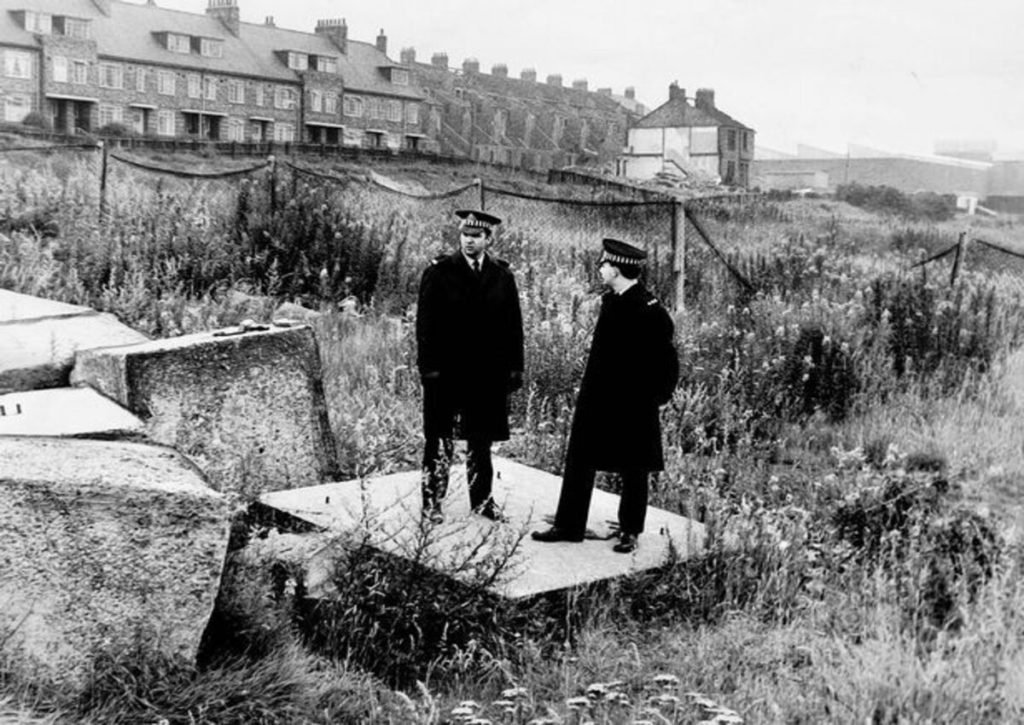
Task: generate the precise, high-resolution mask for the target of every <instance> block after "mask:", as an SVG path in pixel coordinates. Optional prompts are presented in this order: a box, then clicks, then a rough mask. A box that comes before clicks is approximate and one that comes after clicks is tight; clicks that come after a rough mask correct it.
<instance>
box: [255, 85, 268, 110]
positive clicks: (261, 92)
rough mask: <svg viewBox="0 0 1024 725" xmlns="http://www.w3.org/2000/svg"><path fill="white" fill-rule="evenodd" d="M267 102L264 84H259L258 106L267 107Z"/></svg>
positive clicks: (257, 90)
mask: <svg viewBox="0 0 1024 725" xmlns="http://www.w3.org/2000/svg"><path fill="white" fill-rule="evenodd" d="M266 102H267V99H266V95H265V93H264V89H263V84H262V83H257V84H256V105H257V106H263V105H266Z"/></svg>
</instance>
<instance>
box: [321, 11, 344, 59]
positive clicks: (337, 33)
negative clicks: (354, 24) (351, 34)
mask: <svg viewBox="0 0 1024 725" xmlns="http://www.w3.org/2000/svg"><path fill="white" fill-rule="evenodd" d="M316 33H317V35H325V36H327V38H328V39H329V40H330V41H331V42H332V43H334V44H335V45H336V46H337V47H338V49H339V50H340V51H341V52H342V53H345V52H347V51H348V25H347V24H346V23H345V18H323V19H320V20H317V21H316Z"/></svg>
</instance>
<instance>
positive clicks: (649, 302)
mask: <svg viewBox="0 0 1024 725" xmlns="http://www.w3.org/2000/svg"><path fill="white" fill-rule="evenodd" d="M656 304H658V298H657V297H651V299H649V300H647V306H648V307H651V306H652V305H656Z"/></svg>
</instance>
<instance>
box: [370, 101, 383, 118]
mask: <svg viewBox="0 0 1024 725" xmlns="http://www.w3.org/2000/svg"><path fill="white" fill-rule="evenodd" d="M366 106H367V108H366V115H367V116H369V117H370V118H383V117H384V109H382V108H381V103H380V99H379V98H368V99H366Z"/></svg>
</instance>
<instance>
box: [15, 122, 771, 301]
mask: <svg viewBox="0 0 1024 725" xmlns="http://www.w3.org/2000/svg"><path fill="white" fill-rule="evenodd" d="M3 150H4V151H18V150H24V151H33V152H43V153H51V152H62V151H63V152H82V151H97V152H99V157H98V167H99V169H98V176H99V180H98V181H99V183H98V194H99V196H98V211H99V219H100V221H101V222H102V221H103V220H104V219H106V218H108V217H109V215H110V213H111V210H110V203H111V200H110V198H109V196H110V191H109V189H110V185H111V183H112V179H113V180H115V181H117V182H118V184H119V189H127V191H126V192H125V191H122V192H120V193H119V196H120V197H121V199H120V200H119V203H120V204H121V208H120V213H121V214H122V216H124V215H127V214H130V213H131V210H132V208H134V207H137V206H138V205H139V204H143V203H145V201H144V197H143V190H145V189H150V190H155V191H156V193H157V195H158V196H159V195H160V194H163V193H164V192H166V191H167V188H168V187H167V186H166V182H164V181H159V180H158V181H155V182H154V181H149V180H146V179H145V176H146V175H147V174H148V175H151V176H152V177H155V178H157V179H177V180H181V181H183V182H185V183H186V184H188V183H190V182H196V183H197V184H202V187H201V189H202V190H201V191H197V190H196V189H198V188H199V187H198V186H197V187H195V188H194V189H193V191H191V192H189V193H190V194H191V195H192V196H195V195H196V194H199V195H201V196H204V197H209V198H210V199H212V198H213V197H215V196H217V195H220V196H221V197H224V198H230V197H231V196H232V195H235V196H237V197H238V198H239V199H241V198H242V197H243V196H246V195H247V196H248V197H249V200H248V202H246V203H247V204H248V205H249V208H251V207H252V206H254V205H258V206H261V207H263V206H265V210H266V211H269V212H271V213H276V212H283V211H284V210H286V209H287V208H288V205H289V204H293V205H294V204H295V203H296V201H297V200H303V199H308V198H310V197H311V196H314V195H316V196H317V197H318V198H320V197H322V198H323V199H324V203H327V204H330V205H335V206H340V207H345V208H348V209H356V210H357V209H362V208H368V207H374V208H375V209H377V210H378V211H379V214H378V216H386V215H390V216H391V217H393V218H394V219H395V221H394V223H393V224H392V227H394V230H395V231H400V232H401V234H400V235H398V236H402V238H403V239H406V238H407V239H413V240H416V242H417V245H418V246H420V247H422V250H420V251H421V252H422V253H419V252H418V253H417V254H415V255H410V254H409V253H408V252H409V250H408V249H404V248H402V246H401V245H402V244H403V243H400V244H399V248H397V249H395V248H384V249H382V250H377V251H376V252H375V253H374V254H375V255H376V256H374V258H375V259H379V262H380V264H381V265H382V267H381V272H380V274H379V275H377V276H378V277H382V278H383V280H380V279H377V280H375V282H379V281H384V282H387V283H390V284H392V285H394V286H395V287H396V288H400V291H402V292H403V293H404V294H405V295H406V296H407V295H408V294H409V293H410V292H411V288H413V287H414V286H415V282H416V280H415V279H413V277H412V276H410V274H409V273H408V272H407V271H405V272H403V271H402V270H400V269H399V266H400V265H401V264H405V265H407V266H409V267H411V268H415V269H420V268H422V265H424V264H426V263H428V261H429V256H431V255H433V254H440V253H443V252H445V251H450V250H451V248H452V247H451V238H452V234H451V230H452V219H453V212H454V211H455V210H456V209H459V208H466V207H477V208H482V209H485V210H487V211H489V212H491V213H493V214H496V215H497V216H499V217H501V218H502V219H503V220H504V224H503V225H502V228H501V232H500V235H499V237H498V247H497V248H496V250H495V251H496V253H497V254H498V255H499V256H503V257H506V258H507V259H508V261H509V262H511V263H512V264H513V265H514V266H515V267H516V269H517V270H522V271H523V273H524V274H528V275H530V274H548V273H551V272H552V271H553V270H558V272H559V273H565V274H572V275H577V278H582V279H589V280H595V281H596V275H595V274H594V269H595V268H596V262H597V259H598V256H599V255H600V250H601V240H602V239H604V238H608V237H611V238H616V239H621V240H623V241H626V242H629V243H631V244H634V245H636V246H638V247H641V248H643V249H645V250H646V251H647V252H648V260H649V263H648V265H647V269H646V282H647V284H648V285H649V287H650V288H651V289H652V291H654V293H655V294H656V295H657V296H658V297H660V298H661V299H662V300H664V301H665V302H666V304H667V305H669V306H674V307H676V308H677V309H678V308H681V307H683V306H684V305H685V304H686V303H687V297H688V292H687V290H686V286H687V284H688V280H690V281H700V282H701V284H695V285H694V289H693V293H694V294H698V295H701V296H707V295H712V294H716V293H719V294H720V293H721V291H722V288H723V286H725V287H727V288H728V289H729V293H730V295H729V296H731V294H734V293H737V292H738V293H739V294H744V293H750V292H751V291H752V290H753V283H752V282H751V280H749V279H748V278H747V277H746V276H745V275H744V273H743V272H742V271H741V270H740V269H739V268H738V267H737V265H736V264H734V263H733V261H731V259H730V255H729V254H727V253H725V252H723V251H722V249H720V247H719V245H718V243H717V242H716V240H715V239H714V232H713V231H712V232H709V230H708V228H707V226H706V225H705V224H704V222H703V221H702V219H703V218H704V217H705V216H706V210H707V208H708V207H707V205H708V204H711V203H714V202H710V201H703V202H702V201H700V200H696V201H695V200H684V199H680V198H676V197H672V196H669V195H662V198H661V199H658V198H652V196H654V197H656V196H657V195H656V194H654V193H653V192H651V191H649V190H647V191H644V192H643V193H642V194H640V193H637V192H635V190H629V189H626V188H624V189H623V193H622V194H620V195H619V196H626V195H627V194H630V192H633V193H632V196H633V198H618V199H614V198H608V197H610V196H613V194H614V191H615V189H614V188H612V189H611V190H609V188H604V189H602V191H601V196H602V197H604V198H602V199H590V200H585V199H573V198H561V197H554V196H546V195H542V194H537V193H530V192H524V191H522V190H521V189H517V188H511V187H512V185H513V184H515V183H516V182H515V181H512V182H511V183H509V184H508V185H506V186H499V185H497V184H492V183H484V182H482V181H480V180H475V181H474V182H471V183H468V184H461V185H458V186H454V187H452V188H449V189H445V190H441V191H435V190H428V189H425V188H423V187H417V186H415V185H410V184H407V183H402V182H396V181H394V180H392V179H389V178H387V177H384V176H380V175H378V174H376V173H374V172H372V171H370V172H368V173H367V172H355V171H353V170H352V169H350V168H348V169H346V168H341V169H338V168H336V169H334V170H332V169H330V168H329V167H328V165H326V164H325V165H320V166H318V167H317V168H312V167H310V166H308V165H306V164H302V163H299V162H297V161H296V160H294V159H276V158H275V157H274V156H268V157H267V158H266V159H264V160H260V161H257V162H255V163H247V164H245V165H240V166H236V167H235V168H227V169H225V168H214V169H204V168H201V167H199V166H197V165H196V164H195V161H194V160H192V161H190V162H189V163H192V164H193V165H192V166H189V167H183V166H182V164H180V163H177V159H176V158H174V157H172V158H171V159H170V160H166V159H161V160H160V161H156V160H153V159H150V158H142V157H139V156H135V155H132V154H131V153H130V151H126V150H125V149H123V148H118V149H112V148H110V147H109V146H107V145H104V144H103V143H102V142H100V143H97V144H63V145H53V146H32V147H24V148H21V147H8V148H7V149H3ZM218 164H219V165H220V166H223V163H221V162H218ZM325 167H326V168H325ZM129 170H130V171H131V172H132V173H126V172H127V171H129ZM139 172H141V177H140V173H139ZM112 174H113V175H114V176H113V177H112ZM217 182H225V183H224V184H217ZM211 184H213V185H211ZM611 186H612V187H614V184H612V185H611ZM574 188H575V189H579V188H580V187H578V186H577V187H574ZM257 189H260V190H261V192H260V193H261V194H263V195H264V196H265V199H260V200H256V196H255V195H256V191H255V190H257ZM637 196H639V197H640V199H639V200H638V199H637V198H636V197H637ZM209 206H210V207H212V206H213V203H212V202H210V203H209ZM242 206H245V204H242ZM237 216H238V217H239V219H241V217H242V216H243V212H242V210H241V209H240V210H239V211H238V213H237ZM399 227H400V229H399ZM264 231H265V232H267V233H270V232H272V231H273V230H272V229H265V230H264ZM313 231H316V230H313ZM385 231H387V230H385ZM377 241H379V242H381V244H382V246H383V247H388V242H387V240H386V239H385V240H381V239H378V240H377ZM320 246H321V249H320V250H319V251H318V253H317V254H311V253H309V250H286V249H277V250H274V254H273V260H272V263H273V264H274V265H276V267H277V270H276V271H275V273H278V272H281V271H283V270H287V269H289V267H288V266H286V265H291V264H295V265H298V266H300V267H302V268H304V269H307V271H306V272H304V277H306V278H309V277H310V276H311V275H312V274H313V272H315V270H308V268H309V267H311V266H319V265H322V268H321V269H320V273H319V274H320V277H321V280H320V281H321V282H326V285H327V286H329V287H330V288H331V289H343V288H345V286H346V285H347V284H348V283H347V282H346V279H347V278H348V277H350V276H351V275H350V274H349V273H348V264H347V263H346V260H347V259H349V258H350V257H351V256H352V254H351V253H350V252H349V251H346V250H343V249H342V250H339V249H327V247H329V246H330V240H325V241H324V243H323V244H321V245H320ZM391 246H392V247H393V246H394V245H391ZM406 246H407V245H406ZM688 247H689V248H688ZM424 250H425V251H424ZM257 251H258V250H256V249H251V250H250V252H251V253H250V254H249V255H248V256H249V257H253V258H255V257H256V256H257V255H256V252H257ZM538 252H542V253H543V256H544V260H545V261H544V264H538V263H537V257H538ZM359 254H367V255H368V254H369V251H368V250H362V251H360V252H359ZM370 256H373V255H370ZM688 258H689V259H690V260H691V261H699V262H700V267H701V269H700V270H698V271H696V272H694V273H691V272H690V270H688V269H687V263H688ZM707 261H710V265H708V264H705V262H707ZM268 264H270V262H268ZM389 265H390V266H389ZM709 266H710V267H713V269H709ZM264 271H265V270H264ZM324 276H326V280H324V279H323V277H324ZM311 287H312V286H311V285H310V284H309V283H304V284H302V285H300V286H298V287H295V288H290V291H291V292H294V293H298V292H299V291H301V292H302V293H303V294H305V295H311V294H314V293H315V290H313V289H312V288H311ZM694 294H689V298H690V301H691V302H692V301H694V299H695V297H694Z"/></svg>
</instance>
